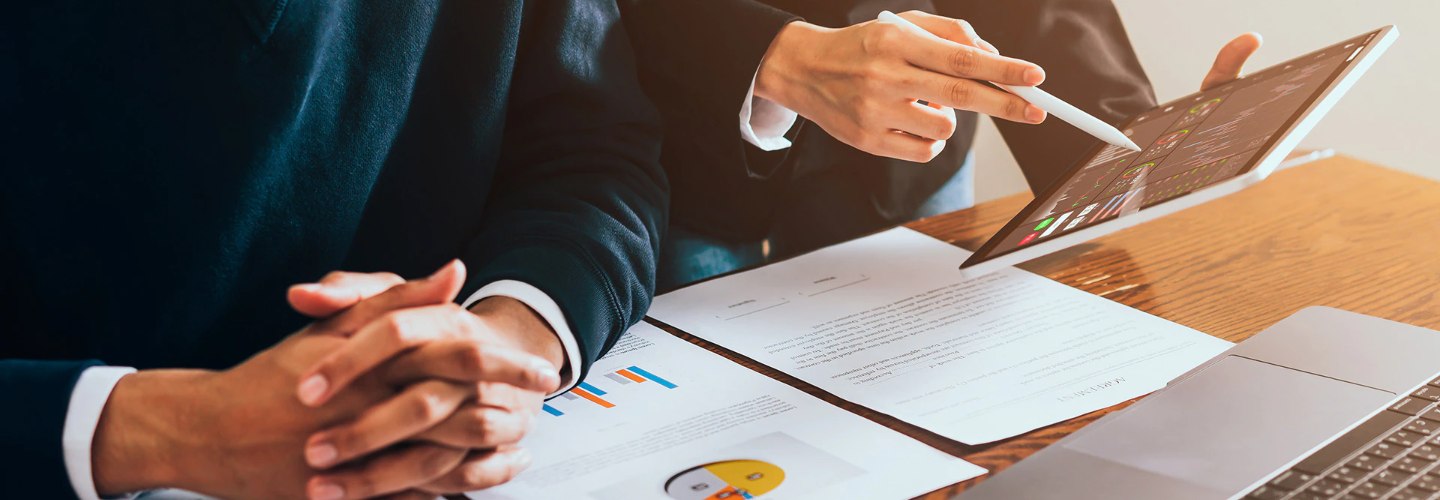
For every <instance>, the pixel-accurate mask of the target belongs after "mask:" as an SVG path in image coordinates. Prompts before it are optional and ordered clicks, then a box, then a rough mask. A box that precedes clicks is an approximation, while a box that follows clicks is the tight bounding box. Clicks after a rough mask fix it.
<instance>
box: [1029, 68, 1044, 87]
mask: <svg viewBox="0 0 1440 500" xmlns="http://www.w3.org/2000/svg"><path fill="white" fill-rule="evenodd" d="M1044 81H1045V70H1042V69H1040V68H1030V69H1027V70H1025V83H1028V84H1030V85H1032V86H1033V85H1039V84H1040V83H1042V82H1044Z"/></svg>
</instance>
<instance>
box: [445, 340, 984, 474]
mask: <svg viewBox="0 0 1440 500" xmlns="http://www.w3.org/2000/svg"><path fill="white" fill-rule="evenodd" d="M621 370H624V372H622V371H621ZM612 375H613V376H612ZM626 375H637V376H638V378H640V379H641V380H644V382H635V381H633V380H631V378H632V377H627V376H626ZM648 376H654V377H656V378H657V379H658V380H663V381H664V382H657V381H655V380H652V379H648V378H646V377H648ZM627 382H628V383H627ZM576 392H577V391H574V390H572V391H571V394H572V396H574V395H575V394H573V393H576ZM578 392H580V393H584V394H587V395H589V396H595V397H596V398H597V399H598V400H600V401H603V402H604V404H607V405H611V406H610V407H608V408H607V407H604V406H602V405H601V403H599V402H597V401H594V400H591V399H587V398H585V397H578V396H576V397H574V398H573V399H572V398H567V397H564V396H562V397H557V398H554V399H551V400H550V401H548V402H547V403H546V404H547V405H548V406H549V407H548V408H547V409H546V413H541V414H540V415H539V416H537V417H536V418H537V423H536V425H535V429H534V430H533V431H531V432H530V434H529V437H527V438H526V439H525V440H524V441H522V446H525V447H527V448H528V449H529V450H530V451H531V453H532V455H533V456H534V458H535V461H534V463H533V464H532V465H531V466H530V468H529V469H528V470H526V471H525V472H523V473H521V474H520V475H519V476H517V477H516V478H515V479H514V480H513V481H511V482H510V483H508V484H505V485H502V486H500V487H497V488H492V489H489V490H484V491H477V492H473V493H470V494H469V495H470V497H471V498H477V499H509V498H544V499H551V498H566V499H569V498H591V499H597V500H619V499H626V500H630V499H642V500H643V499H649V498H653V499H667V500H669V499H681V500H689V499H690V498H695V499H704V498H706V497H707V496H709V495H710V494H713V493H715V492H716V491H718V490H719V489H721V488H723V487H725V486H726V485H727V484H732V485H733V486H737V487H741V488H747V489H749V490H751V491H750V493H751V495H752V496H753V497H754V498H759V499H765V500H771V499H802V498H814V499H822V498H910V497H913V496H917V495H920V494H923V493H926V492H929V491H933V490H935V489H938V488H941V487H944V486H948V485H951V484H954V483H958V482H960V481H964V480H966V479H970V478H972V477H976V476H979V475H981V474H984V473H985V469H982V468H980V467H978V466H976V465H974V464H971V463H969V462H966V461H964V460H961V459H959V458H956V457H953V456H951V455H948V454H946V453H943V452H941V451H939V450H936V449H934V448H931V447H929V446H927V445H925V444H923V443H921V442H919V441H916V440H914V439H911V438H910V437H907V436H905V435H903V434H900V433H898V432H895V431H893V430H890V429H888V428H885V427H884V426H881V425H879V424H877V423H874V422H872V421H870V420H867V419H865V418H863V417H860V416H858V415H855V414H853V413H850V412H847V411H845V410H842V409H840V408H837V407H835V406H833V405H831V404H829V403H826V402H824V401H822V400H820V399H818V398H815V397H813V396H810V395H808V394H805V393H804V392H801V391H800V390H798V389H795V388H794V387H790V386H789V385H786V384H783V383H781V382H778V381H775V380H773V379H771V378H769V377H766V376H764V375H761V374H760V373H757V372H755V371H753V370H750V369H748V368H745V367H743V366H740V365H738V364H736V363H734V362H731V361H730V360H727V359H725V358H723V357H720V356H719V355H717V354H714V353H711V352H709V351H706V350H704V349H701V348H700V347H697V346H695V345H693V344H690V343H689V342H686V341H684V340H681V339H678V338H676V337H674V336H672V335H670V334H668V333H665V332H663V331H660V330H659V329H657V328H655V327H653V326H650V325H648V324H644V323H642V324H640V325H637V326H636V327H634V328H632V329H630V331H629V332H628V333H626V334H625V336H624V337H622V338H621V340H620V342H619V343H618V344H617V345H616V346H615V348H614V349H612V350H611V351H610V354H608V355H606V356H605V357H603V358H601V359H599V360H597V361H596V362H595V365H594V366H593V367H592V368H591V371H590V374H589V375H588V376H587V377H586V379H585V385H583V386H581V387H580V388H579V389H578ZM598 393H603V394H598ZM552 413H561V415H558V416H557V415H553V414H552ZM728 461H755V462H759V464H755V463H754V462H742V463H741V464H742V465H740V466H739V467H750V468H747V469H740V470H743V473H741V474H739V475H736V474H729V475H726V474H724V471H725V470H729V471H731V472H735V471H736V470H737V469H735V467H731V468H729V469H724V467H726V466H725V465H721V466H719V467H720V468H717V469H713V470H719V471H721V472H719V473H713V474H712V473H711V472H710V470H711V469H705V468H703V467H701V466H704V465H707V464H717V463H720V464H725V463H726V462H728ZM697 467H700V469H697ZM692 469H695V471H694V472H690V473H689V474H688V475H686V474H684V473H686V472H687V471H690V470H692ZM755 472H759V473H760V475H759V476H758V477H755V478H753V479H752V478H750V477H749V476H750V475H752V474H754V473H755ZM677 475H681V476H682V477H680V478H679V479H678V480H677V481H676V483H675V484H676V486H675V487H672V490H674V491H676V492H677V493H679V492H683V493H684V494H676V495H670V494H667V492H666V484H667V482H670V480H671V479H672V478H676V476H677ZM696 477H701V478H708V479H706V480H704V481H696V480H694V479H695V478H696ZM727 478H728V479H729V481H728V482H727V481H726V479H727ZM777 479H780V481H779V484H778V486H776V485H774V481H775V480H777ZM680 486H687V487H685V488H681V487H680ZM772 486H773V489H769V488H770V487H772ZM689 487H694V488H689ZM732 498H735V499H736V500H739V499H741V498H746V497H745V496H743V495H736V496H732Z"/></svg>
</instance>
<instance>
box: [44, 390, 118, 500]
mask: <svg viewBox="0 0 1440 500" xmlns="http://www.w3.org/2000/svg"><path fill="white" fill-rule="evenodd" d="M131 373H135V369H134V368H126V367H120V366H95V367H91V368H88V369H86V370H85V371H83V372H81V373H80V378H79V379H78V380H76V381H75V389H74V390H72V391H70V407H69V409H68V410H66V412H65V427H64V431H63V433H62V434H61V438H60V442H61V446H62V447H63V449H64V451H65V473H66V474H68V475H69V476H70V486H71V487H72V488H74V489H75V496H77V497H79V498H80V500H99V499H100V494H99V493H98V492H96V491H95V475H94V471H92V470H91V469H90V465H91V462H90V447H91V444H92V443H93V442H94V440H95V428H96V427H98V426H99V425H100V413H101V412H102V411H104V410H105V402H106V401H108V400H109V399H110V392H111V391H114V390H115V384H117V383H119V382H120V379H121V378H123V377H124V376H126V375H129V374H131Z"/></svg>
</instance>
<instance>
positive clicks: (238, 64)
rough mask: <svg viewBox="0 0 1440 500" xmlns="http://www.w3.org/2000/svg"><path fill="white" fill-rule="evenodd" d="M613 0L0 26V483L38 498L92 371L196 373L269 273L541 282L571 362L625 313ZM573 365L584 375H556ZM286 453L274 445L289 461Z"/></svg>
mask: <svg viewBox="0 0 1440 500" xmlns="http://www.w3.org/2000/svg"><path fill="white" fill-rule="evenodd" d="M617 15H618V12H617V11H616V8H615V6H614V4H613V2H608V1H605V0H565V1H561V0H553V1H546V2H520V1H500V0H486V1H474V2H438V1H404V2H363V3H359V4H351V3H348V2H338V3H336V2H285V1H283V0H236V1H225V2H194V1H189V0H184V1H173V0H172V1H160V2H140V3H131V2H105V1H94V0H59V1H54V2H37V3H31V4H26V5H24V6H18V7H15V8H12V9H9V10H8V12H6V15H5V16H0V116H4V117H5V119H4V120H3V122H4V125H3V127H4V134H0V135H3V139H0V141H3V143H0V145H3V147H0V151H3V152H4V154H5V156H6V159H5V160H4V161H3V163H0V172H3V174H0V175H3V181H0V235H3V236H0V317H3V318H4V325H3V326H0V358H10V359H5V360H0V409H3V411H0V462H4V463H5V466H4V467H0V497H6V498H15V497H24V498H30V497H56V496H66V495H67V494H68V492H69V490H70V487H69V484H68V482H67V479H66V473H65V470H64V467H63V462H62V455H61V428H62V427H61V426H62V424H63V422H64V417H65V413H66V408H67V404H68V399H69V395H70V392H71V390H72V385H73V384H74V381H75V379H76V377H77V376H78V374H79V373H80V371H81V370H82V369H83V368H84V367H86V366H88V365H90V364H93V363H96V362H97V361H87V360H103V361H104V362H106V363H110V364H116V365H129V366H136V367H140V368H150V367H168V366H183V367H200V368H224V367H228V366H231V365H233V364H235V363H236V362H238V361H240V360H243V359H245V358H246V357H248V356H250V355H251V354H253V353H255V352H257V351H259V350H261V349H263V348H265V347H267V346H269V345H272V344H273V343H275V342H276V341H278V340H279V339H281V338H282V337H283V336H285V335H287V334H289V333H290V332H293V331H294V330H296V329H298V328H299V327H301V326H303V324H304V322H305V321H304V318H302V317H300V316H299V315H297V314H295V313H292V312H290V311H289V308H288V307H287V306H286V304H285V300H284V297H285V288H286V286H287V285H289V284H291V283H294V282H301V281H310V280H315V279H317V278H319V277H320V276H321V275H322V274H323V273H325V272H326V271H329V270H333V269H350V270H358V271H378V270H387V271H394V272H397V273H400V274H401V275H405V276H416V275H422V274H425V273H427V272H429V271H431V270H433V269H434V268H436V267H438V266H439V265H440V264H442V263H444V262H445V261H446V260H448V259H451V258H455V257H461V258H463V259H464V260H465V262H466V263H467V264H468V267H469V268H470V270H471V274H470V278H469V281H468V283H467V285H466V287H465V290H464V291H463V292H462V298H463V297H464V296H466V295H468V294H470V293H471V292H473V291H474V290H475V289H476V288H477V287H479V286H481V285H483V284H485V283H489V282H492V281H495V280H500V279H517V280H521V281H524V282H527V283H530V284H531V285H534V286H536V287H537V288H539V289H541V290H543V291H545V292H546V293H548V294H549V295H550V296H551V297H552V298H554V299H555V301H556V302H557V303H558V304H559V305H560V307H561V308H562V309H563V310H564V313H565V315H566V318H567V319H568V320H569V321H570V326H571V328H572V329H573V330H574V331H575V333H576V336H577V337H578V338H579V343H580V346H581V350H582V351H583V353H584V355H585V359H586V361H587V364H588V361H589V360H593V359H595V358H596V357H597V356H598V355H599V354H600V353H601V352H603V351H604V350H606V349H608V347H609V346H610V345H611V344H612V343H613V342H614V341H615V339H616V338H617V337H618V336H619V334H620V333H621V332H622V331H623V330H625V329H626V328H627V327H628V326H630V325H631V324H633V323H635V322H636V321H638V320H639V319H640V318H641V317H642V315H643V313H644V311H645V310H646V308H647V307H648V305H649V302H650V296H651V294H652V290H653V283H654V272H653V269H654V266H655V258H656V257H655V256H656V252H657V245H658V240H659V237H658V233H659V230H660V229H661V228H663V227H664V224H665V214H666V210H667V198H666V191H665V189H666V187H665V180H664V175H663V171H662V170H661V168H660V166H659V164H658V155H659V147H658V144H659V131H658V117H657V116H655V115H654V113H653V109H652V108H651V107H650V105H649V103H648V101H647V100H646V99H645V97H644V96H643V94H642V93H641V92H640V91H639V88H638V85H637V84H636V82H635V77H634V68H633V60H632V56H631V51H630V48H629V40H628V39H627V38H626V36H625V35H624V34H623V33H622V30H621V27H620V26H619V25H618V24H617V23H618V21H617ZM576 368H579V369H583V368H584V367H583V366H582V367H576ZM297 452H298V451H297Z"/></svg>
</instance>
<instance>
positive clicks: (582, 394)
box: [570, 387, 615, 408]
mask: <svg viewBox="0 0 1440 500" xmlns="http://www.w3.org/2000/svg"><path fill="white" fill-rule="evenodd" d="M570 393H571V394H574V395H576V396H580V397H582V398H585V399H588V400H590V401H592V402H594V403H595V404H597V405H600V406H603V407H606V408H614V407H615V404H614V403H611V402H609V401H606V400H603V399H600V396H596V395H594V394H590V391H587V390H585V389H581V388H579V387H576V388H574V389H570Z"/></svg>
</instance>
